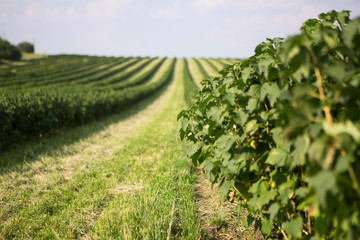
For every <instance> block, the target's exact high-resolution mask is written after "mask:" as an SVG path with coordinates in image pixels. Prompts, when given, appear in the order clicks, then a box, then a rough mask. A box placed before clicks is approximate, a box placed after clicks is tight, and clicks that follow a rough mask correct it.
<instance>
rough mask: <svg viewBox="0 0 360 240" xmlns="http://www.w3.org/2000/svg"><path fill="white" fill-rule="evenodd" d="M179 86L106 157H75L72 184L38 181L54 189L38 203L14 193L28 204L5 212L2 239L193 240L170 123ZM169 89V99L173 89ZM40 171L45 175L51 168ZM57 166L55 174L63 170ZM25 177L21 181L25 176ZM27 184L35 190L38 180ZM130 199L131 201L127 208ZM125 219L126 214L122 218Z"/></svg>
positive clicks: (59, 179)
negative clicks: (170, 239) (163, 106)
mask: <svg viewBox="0 0 360 240" xmlns="http://www.w3.org/2000/svg"><path fill="white" fill-rule="evenodd" d="M179 66H180V67H179ZM179 69H181V63H180V64H178V65H177V71H176V73H175V76H177V75H178V74H181V71H180V70H179ZM179 79H181V76H178V77H176V82H175V83H176V89H177V90H176V94H177V95H173V96H172V98H171V100H170V101H169V103H168V105H167V108H166V109H165V110H164V111H162V112H161V114H160V115H158V116H157V117H156V119H155V120H154V121H151V123H150V125H147V127H146V126H145V127H142V128H140V129H139V132H138V134H136V135H135V136H134V137H132V138H130V139H129V140H128V142H127V144H126V145H125V147H121V146H120V147H119V148H118V150H117V151H116V152H112V153H111V154H110V155H109V154H103V155H104V156H102V154H97V155H96V156H97V157H98V158H97V159H94V158H92V157H91V155H93V154H96V150H94V152H93V153H91V152H87V153H86V154H90V155H89V158H91V160H92V161H86V160H85V161H84V160H82V159H83V157H86V156H84V155H82V154H80V156H81V158H80V159H74V160H79V161H80V163H81V164H77V163H76V162H75V163H74V165H77V166H78V169H76V168H75V172H74V173H72V174H71V177H70V178H67V177H66V175H62V176H61V174H60V175H58V176H56V174H55V175H54V178H55V180H54V179H52V176H53V175H52V174H51V175H48V176H43V177H45V179H46V180H48V181H49V182H53V183H55V184H54V185H52V186H50V189H45V190H44V191H43V192H42V193H41V195H40V196H38V195H36V194H32V192H31V188H28V191H25V192H19V194H20V195H22V196H23V197H25V198H26V197H27V198H28V199H29V200H30V204H28V205H27V206H26V207H24V208H22V209H20V210H19V211H15V213H14V214H13V215H11V214H12V213H11V212H8V214H10V215H11V216H10V217H9V218H7V220H6V221H3V222H1V226H0V238H4V239H28V238H32V239H43V238H50V239H53V238H60V239H74V238H88V237H91V238H103V237H106V238H117V239H119V238H120V239H141V238H148V239H165V238H167V237H168V236H170V235H175V236H180V237H183V238H186V239H195V238H197V235H198V230H197V229H198V228H197V225H196V221H195V206H194V200H193V192H192V181H193V179H192V175H191V173H190V167H189V165H188V164H189V163H188V162H187V161H186V160H184V159H186V158H185V157H184V156H183V155H182V152H183V151H182V149H181V145H180V144H179V142H178V140H177V139H176V136H177V134H176V130H177V128H176V120H175V117H176V114H177V113H178V111H179V109H180V105H181V104H183V103H182V101H179V99H182V96H183V93H182V92H181V91H182V88H181V86H182V85H181V83H180V80H179ZM172 86H173V84H172ZM179 86H180V87H179ZM170 89H172V90H169V91H171V92H173V91H174V86H173V87H171V88H170ZM167 94H168V93H167ZM145 125H146V124H145ZM113 130H116V128H115V129H113ZM106 141H109V142H111V143H107V145H108V146H112V147H114V144H116V138H106ZM118 145H121V143H118ZM100 153H102V152H100ZM86 154H85V155H86ZM54 162H56V161H54ZM173 163H176V164H173ZM43 164H44V166H43V167H44V168H46V165H48V166H49V165H51V162H48V163H44V162H43ZM61 166H62V165H61V164H60V165H59V168H57V170H58V171H62V168H61ZM34 167H35V166H34ZM44 171H45V170H44ZM65 171H66V169H65ZM40 175H41V174H40ZM22 177H23V179H25V181H26V176H22ZM33 179H41V178H33ZM3 180H4V179H3ZM6 184H7V183H4V182H2V185H6ZM31 184H33V186H34V187H35V184H36V181H34V182H31ZM12 190H13V191H16V190H17V189H16V187H15V188H13V189H12ZM8 191H9V189H8ZM129 194H131V196H132V197H135V199H133V200H135V201H133V202H132V201H130V202H129V201H128V200H129V199H130V198H129ZM20 198H21V197H20ZM32 198H33V199H34V201H31V199H32ZM122 200H123V201H122ZM124 201H125V203H124ZM19 203H20V204H21V201H19ZM12 206H14V205H12ZM15 206H16V203H15ZM169 207H170V209H169ZM104 208H105V211H104ZM119 208H120V209H119ZM14 210H15V209H14ZM114 210H116V211H115V212H114ZM118 210H119V211H118ZM120 210H121V211H120ZM139 211H140V212H139ZM124 212H127V213H129V214H128V215H126V216H128V217H127V218H124V214H123V213H124ZM139 214H140V215H139ZM108 216H111V217H110V218H109V217H108ZM139 216H141V218H142V220H144V219H147V220H146V221H147V222H146V224H145V223H144V222H143V221H138V220H137V219H138V217H139ZM121 219H122V220H124V222H123V221H122V220H121ZM119 221H120V222H119ZM121 223H124V225H121ZM160 223H161V224H160ZM119 224H120V225H119ZM111 226H112V227H111ZM115 226H117V227H115ZM155 226H157V227H155ZM124 229H128V230H126V231H125V230H124ZM129 237H130V238H129Z"/></svg>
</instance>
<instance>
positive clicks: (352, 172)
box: [348, 166, 360, 196]
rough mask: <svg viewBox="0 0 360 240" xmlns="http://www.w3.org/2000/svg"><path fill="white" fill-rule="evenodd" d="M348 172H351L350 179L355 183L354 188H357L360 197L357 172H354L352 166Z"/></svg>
mask: <svg viewBox="0 0 360 240" xmlns="http://www.w3.org/2000/svg"><path fill="white" fill-rule="evenodd" d="M348 171H349V174H350V178H351V180H352V182H353V187H354V188H355V190H356V191H357V193H358V195H359V196H360V187H359V182H358V180H357V178H356V175H355V172H354V169H353V167H352V166H350V167H349V168H348Z"/></svg>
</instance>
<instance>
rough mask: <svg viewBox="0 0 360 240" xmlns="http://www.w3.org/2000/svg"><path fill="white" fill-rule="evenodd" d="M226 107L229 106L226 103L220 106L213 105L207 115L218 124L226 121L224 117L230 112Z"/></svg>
mask: <svg viewBox="0 0 360 240" xmlns="http://www.w3.org/2000/svg"><path fill="white" fill-rule="evenodd" d="M226 109H227V106H226V105H225V104H224V105H222V106H220V107H217V106H214V107H211V108H210V110H209V111H208V113H207V116H208V117H209V118H210V119H211V120H213V121H215V122H216V123H217V124H221V123H222V122H223V121H224V118H225V117H226V116H227V115H228V114H229V113H228V111H226Z"/></svg>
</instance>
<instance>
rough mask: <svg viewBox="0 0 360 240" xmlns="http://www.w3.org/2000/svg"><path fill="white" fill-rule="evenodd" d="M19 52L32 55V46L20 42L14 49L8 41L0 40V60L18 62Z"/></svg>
mask: <svg viewBox="0 0 360 240" xmlns="http://www.w3.org/2000/svg"><path fill="white" fill-rule="evenodd" d="M21 51H24V52H28V53H33V52H34V45H32V44H31V43H28V42H22V43H19V44H18V45H17V46H16V47H15V46H14V45H12V44H11V43H10V42H9V41H7V40H5V39H2V38H0V59H7V60H14V61H17V60H20V59H21Z"/></svg>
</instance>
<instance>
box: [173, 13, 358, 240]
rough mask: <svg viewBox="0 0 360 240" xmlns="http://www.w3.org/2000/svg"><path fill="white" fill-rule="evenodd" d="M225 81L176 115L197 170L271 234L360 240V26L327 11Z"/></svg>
mask: <svg viewBox="0 0 360 240" xmlns="http://www.w3.org/2000/svg"><path fill="white" fill-rule="evenodd" d="M221 74H222V76H221V77H212V78H208V79H205V80H203V81H202V83H201V87H200V91H199V93H198V95H197V96H196V98H195V100H194V102H193V104H192V106H191V107H190V108H189V109H187V110H185V111H182V112H181V113H180V114H179V116H178V119H180V120H181V129H180V136H181V138H182V139H183V141H184V142H185V143H186V145H187V154H188V156H189V157H190V158H191V159H192V161H193V163H194V164H196V165H197V164H199V165H200V166H201V167H202V169H203V171H204V172H205V173H206V176H207V178H208V179H209V180H210V181H211V182H212V183H216V182H219V183H220V184H219V187H220V189H221V191H222V192H223V194H224V195H228V194H229V192H234V193H235V196H236V197H237V198H238V199H239V200H240V201H239V204H238V210H239V211H240V209H241V208H246V209H247V210H248V212H249V215H248V216H247V217H246V218H245V219H244V222H245V223H246V224H247V225H248V226H250V225H253V226H255V227H258V228H261V232H262V233H263V234H264V235H265V236H268V237H272V236H279V235H282V236H283V237H284V238H285V239H299V238H304V239H329V238H331V239H358V238H359V236H360V205H359V203H360V185H359V181H360V161H359V159H360V123H359V118H360V112H359V109H360V101H359V95H360V88H359V85H360V18H357V19H354V20H350V19H349V11H341V12H336V11H331V12H328V13H322V14H320V15H319V16H318V19H309V20H307V21H306V22H304V23H303V25H302V27H301V33H300V34H298V35H295V36H291V37H289V38H287V39H285V40H284V39H281V38H275V39H267V41H266V42H263V43H261V44H259V45H258V46H257V47H256V49H255V55H254V56H252V57H250V58H248V59H244V60H241V61H240V62H239V63H236V64H234V65H228V66H227V67H225V69H224V70H222V72H221Z"/></svg>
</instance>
